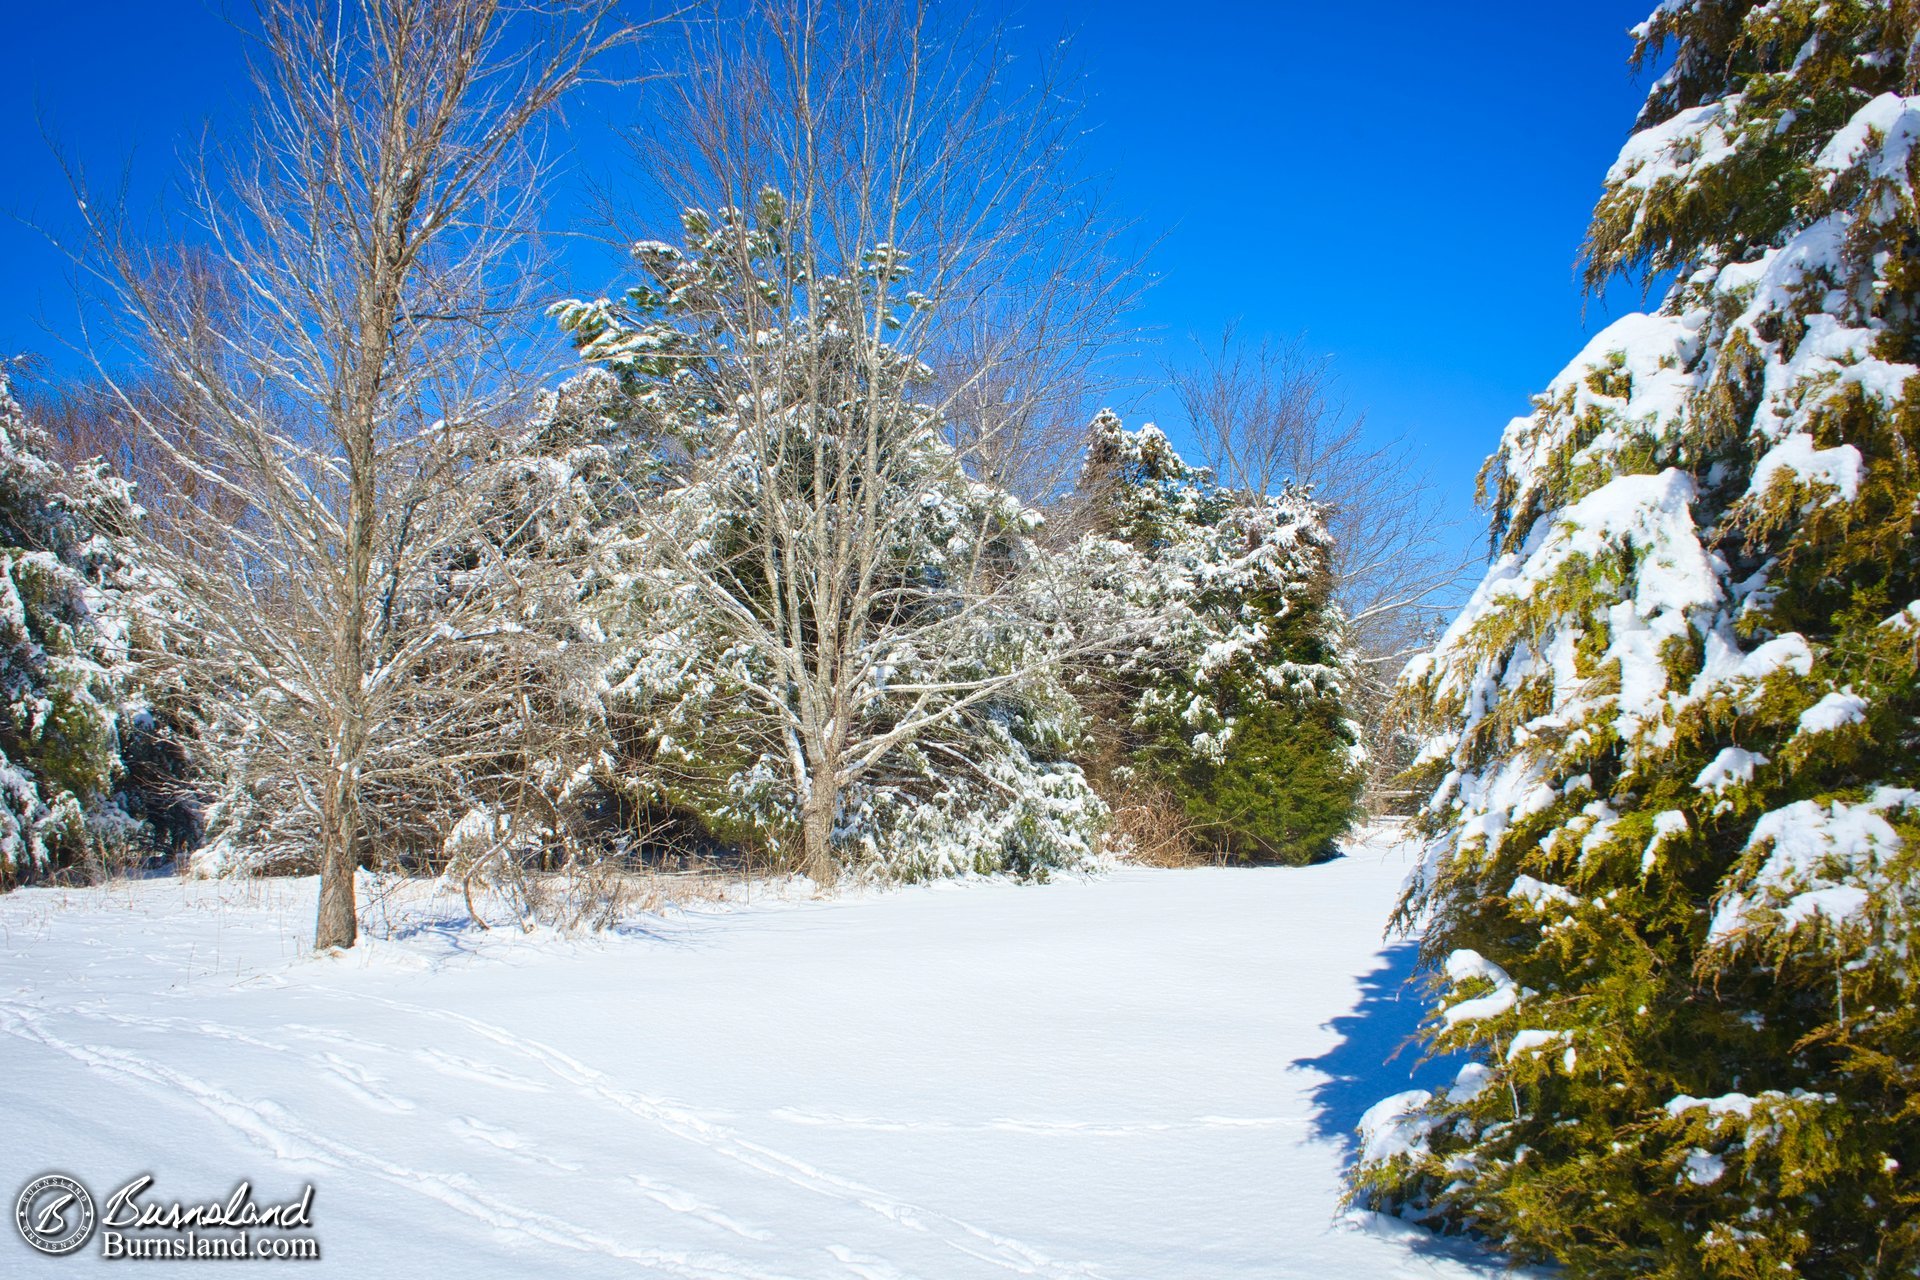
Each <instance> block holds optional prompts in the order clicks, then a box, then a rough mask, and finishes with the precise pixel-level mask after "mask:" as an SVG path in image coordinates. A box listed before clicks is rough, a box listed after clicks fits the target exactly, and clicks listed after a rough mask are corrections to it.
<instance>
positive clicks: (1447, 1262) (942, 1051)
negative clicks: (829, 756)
mask: <svg viewBox="0 0 1920 1280" xmlns="http://www.w3.org/2000/svg"><path fill="white" fill-rule="evenodd" d="M1408 859H1409V855H1408V854H1406V853H1403V852H1402V851H1400V850H1397V849H1394V848H1392V847H1391V846H1390V845H1389V844H1387V843H1386V842H1384V841H1381V842H1375V843H1373V844H1366V845H1359V846H1356V847H1355V848H1354V849H1353V850H1352V851H1351V852H1350V854H1349V856H1347V857H1346V858H1343V859H1341V860H1339V861H1337V862H1334V863H1331V864H1328V865H1325V866H1321V867H1315V868H1309V869H1304V870H1283V869H1276V870H1258V871H1247V870H1200V871H1178V872H1174V871H1143V870H1123V871H1118V872H1114V873H1111V874H1106V875H1101V876H1096V877H1093V878H1089V879H1068V880H1062V881H1056V882H1055V883H1053V884H1049V885H1045V886H1019V885H1014V884H1008V883H1003V882H990V883H969V884H946V885H940V886H935V887H930V888H917V889H910V890H905V891H900V892H894V893H886V894H875V895H870V896H864V897H854V898H843V899H837V900H832V901H778V900H772V901H763V900H761V899H760V898H758V897H756V898H755V899H754V900H753V901H750V902H748V903H747V904H745V905H734V906H730V907H727V908H717V907H716V908H709V909H707V910H705V911H701V912H694V913H686V914H678V915H673V916H670V917H668V918H665V919H651V918H643V919H642V920H640V921H637V922H636V923H635V924H634V925H633V926H632V927H631V928H629V929H627V930H625V931H623V932H622V933H620V934H618V935H617V936H610V937H603V938H597V939H589V940H584V941H583V940H568V939H563V938H556V937H554V936H552V935H546V936H535V937H526V936H521V935H518V934H511V933H507V932H501V931H497V930H496V931H494V932H490V933H482V932H479V931H477V930H474V929H472V928H470V927H466V928H463V927H460V922H459V921H457V920H448V921H445V922H443V923H441V924H438V925H434V926H432V927H425V928H420V929H417V930H415V931H414V932H412V933H411V935H410V936H405V937H402V938H399V939H397V940H390V941H376V942H374V943H372V944H371V945H368V946H366V947H364V948H363V949H362V950H360V951H358V952H357V953H355V954H353V955H350V956H344V957H334V958H315V957H312V956H310V955H309V954H307V945H308V944H307V939H308V938H309V937H310V933H309V932H308V931H309V930H310V928H311V922H310V915H311V909H312V894H313V887H312V883H311V882H310V881H286V882H277V883H271V884H251V885H248V884H228V885H210V884H204V883H183V882H180V881H176V880H170V879H169V880H160V881H149V882H144V883H139V884H133V885H126V884H122V885H118V886H115V887H111V888H106V889H96V890H81V891H47V890H27V891H23V892H19V893H15V894H13V895H11V896H9V897H7V898H4V899H0V1115H4V1116H5V1119H6V1136H5V1141H4V1142H0V1196H3V1197H4V1198H5V1200H6V1206H5V1207H6V1208H7V1209H8V1210H9V1213H10V1211H11V1206H12V1197H13V1195H14V1194H15V1191H16V1190H17V1189H18V1188H19V1187H20V1186H22V1185H23V1184H24V1183H25V1182H26V1181H27V1180H28V1179H29V1178H30V1177H33V1176H34V1175H37V1174H40V1173H43V1172H46V1171H48V1170H59V1171H63V1172H68V1173H72V1174H75V1175H78V1176H79V1177H80V1178H81V1179H82V1180H84V1181H86V1182H87V1183H88V1184H89V1185H90V1186H91V1187H92V1188H93V1189H94V1192H95V1194H96V1196H101V1195H104V1194H105V1193H106V1192H107V1191H110V1190H111V1189H113V1188H115V1187H117V1186H119V1185H121V1184H122V1183H124V1182H125V1181H127V1180H128V1179H130V1178H132V1177H133V1176H134V1175H136V1174H139V1173H151V1174H153V1175H154V1177H155V1179H156V1185H155V1192H154V1194H156V1195H161V1196H166V1197H178V1198H180V1199H183V1200H191V1199H207V1198H215V1197H218V1198H224V1196H225V1194H226V1192H227V1191H228V1190H229V1189H230V1188H231V1187H232V1186H233V1184H234V1183H235V1182H236V1181H238V1180H239V1179H240V1178H242V1177H245V1178H248V1179H250V1180H251V1181H252V1182H253V1184H254V1186H255V1188H256V1189H257V1191H258V1193H259V1195H260V1197H261V1198H262V1199H263V1200H265V1199H267V1198H269V1197H275V1196H282V1197H284V1196H287V1195H290V1194H293V1193H295V1192H297V1191H298V1189H299V1187H300V1185H302V1184H304V1183H307V1182H311V1183H313V1184H314V1185H315V1187H316V1194H315V1199H314V1209H313V1216H314V1220H315V1234H316V1235H317V1237H318V1238H319V1240H320V1242H321V1246H322V1250H323V1257H322V1260H321V1262H320V1263H319V1265H318V1266H317V1267H316V1266H313V1265H311V1264H296V1263H288V1262H277V1263H253V1264H244V1265H243V1264H235V1263H231V1262H218V1263H205V1264H191V1263H182V1262H169V1263H166V1264H164V1265H163V1266H162V1267H161V1269H163V1270H165V1271H166V1272H167V1274H169V1275H183V1274H191V1273H193V1272H194V1271H196V1270H204V1271H206V1272H207V1273H209V1274H215V1275H233V1274H235V1273H237V1272H246V1271H249V1270H257V1269H261V1268H265V1269H267V1270H269V1271H272V1270H279V1271H284V1270H286V1269H287V1268H289V1267H292V1268H294V1270H295V1271H296V1272H297V1273H299V1274H315V1273H322V1274H339V1275H356V1276H373V1275H380V1276H396V1277H411V1276H426V1275H458V1276H463V1277H471V1276H574V1275H583V1276H584V1275H592V1276H600V1275H608V1276H612V1275H641V1276H648V1275H659V1276H689V1277H718V1278H723V1280H724V1278H729V1277H794V1278H807V1277H849V1278H852V1280H897V1278H899V1277H927V1278H930V1280H934V1278H944V1277H975V1276H979V1277H995V1276H1009V1275H1011V1276H1038V1277H1096V1278H1097V1277H1112V1278H1114V1280H1121V1278H1123V1277H1138V1278H1141V1280H1149V1278H1150V1280H1171V1278H1179V1280H1185V1278H1190V1277H1191V1278H1199V1277H1210V1276H1259V1277H1296V1276H1297V1277H1314V1278H1316V1280H1318V1278H1321V1277H1339V1278H1340V1280H1362V1278H1364V1277H1373V1276H1380V1277H1400V1276H1423V1277H1424V1276H1442V1277H1464V1276H1472V1275H1493V1274H1500V1273H1499V1272H1498V1270H1497V1268H1495V1267H1492V1266H1490V1265H1486V1264H1482V1263H1478V1262H1475V1261H1471V1260H1470V1259H1469V1257H1468V1256H1467V1255H1464V1254H1462V1253H1461V1252H1460V1251H1459V1250H1457V1249H1455V1248H1453V1247H1450V1246H1443V1245H1436V1244H1434V1243H1432V1242H1431V1241H1430V1240H1429V1239H1428V1238H1427V1237H1426V1236H1425V1235H1424V1233H1421V1232H1418V1231H1414V1230H1412V1229H1410V1228H1402V1227H1400V1226H1399V1224H1392V1223H1386V1222H1384V1221H1382V1220H1379V1219H1373V1218H1361V1219H1343V1218H1342V1217H1341V1214H1340V1210H1339V1207H1338V1195H1339V1184H1338V1175H1339V1170H1340V1168H1341V1166H1342V1164H1343V1162H1344V1161H1345V1160H1346V1159H1348V1156H1349V1152H1350V1150H1351V1141H1352V1139H1351V1130H1352V1126H1353V1124H1354V1123H1355V1122H1356V1121H1357V1120H1358V1119H1359V1116H1360V1113H1361V1111H1362V1110H1364V1108H1365V1107H1366V1106H1367V1105H1368V1104H1370V1103H1371V1102H1373V1101H1374V1100H1375V1099H1377V1098H1379V1097H1380V1096H1382V1095H1384V1094H1388V1093H1392V1092H1394V1091H1396V1090H1402V1089H1407V1088H1409V1087H1413V1086H1414V1085H1417V1084H1423V1083H1424V1084H1427V1085H1433V1084H1435V1083H1443V1082H1444V1081H1445V1080H1447V1079H1450V1078H1451V1073H1452V1067H1451V1066H1448V1067H1445V1068H1444V1069H1442V1068H1440V1067H1437V1066H1436V1067H1434V1068H1429V1069H1427V1070H1424V1071H1421V1072H1419V1073H1417V1074H1418V1075H1419V1077H1420V1078H1419V1079H1414V1078H1413V1075H1414V1074H1415V1073H1413V1072H1412V1063H1413V1060H1414V1058H1415V1054H1414V1053H1413V1052H1412V1051H1411V1050H1409V1051H1408V1052H1407V1053H1405V1054H1403V1055H1402V1056H1401V1057H1400V1058H1398V1059H1397V1060H1396V1061H1395V1062H1394V1063H1393V1064H1391V1065H1386V1064H1385V1063H1384V1060H1385V1058H1386V1057H1387V1056H1388V1055H1390V1054H1391V1053H1392V1052H1393V1051H1394V1050H1395V1049H1396V1048H1397V1047H1398V1046H1399V1044H1400V1042H1401V1041H1402V1040H1403V1039H1404V1038H1405V1036H1406V1035H1407V1034H1408V1033H1409V1032H1410V1031H1411V1030H1412V1029H1413V1027H1414V1025H1415V1024H1416V1022H1417V1019H1418V1007H1417V1004H1416V1002H1415V999H1414V996H1413V993H1412V991H1411V990H1410V989H1409V990H1407V991H1406V992H1404V993H1403V992H1402V991H1401V982H1402V980H1403V979H1404V977H1405V976H1406V974H1407V972H1408V970H1409V967H1410V960H1411V953H1410V949H1409V948H1408V947H1406V946H1405V945H1387V944H1383V943H1382V941H1381V937H1380V934H1381V924H1382V922H1383V921H1384V919H1385V918H1386V915H1387V912H1388V910H1389V908H1390V906H1391V904H1392V901H1393V898H1394V895H1395V891H1396V889H1397V887H1398V885H1399V883H1400V880H1401V878H1402V876H1403V875H1404V874H1405V872H1406V870H1407V867H1408ZM223 903H224V904H225V905H224V907H223V906H222V904H223ZM1436 1072H1438V1073H1439V1074H1438V1075H1437V1076H1436V1074H1435V1073H1436ZM0 1231H3V1232H4V1233H5V1238H4V1239H0V1273H4V1274H7V1275H18V1274H47V1275H69V1276H70V1275H72V1274H74V1273H76V1272H79V1271H88V1270H93V1269H95V1268H97V1267H100V1266H102V1265H103V1264H102V1263H101V1262H100V1260H99V1258H98V1256H97V1255H98V1249H99V1242H98V1241H97V1240H96V1241H95V1242H94V1243H93V1244H91V1245H89V1246H88V1249H87V1252H86V1255H85V1256H84V1258H65V1259H57V1260H56V1259H42V1258H39V1257H38V1256H37V1255H34V1254H32V1253H30V1252H29V1251H28V1249H27V1247H26V1246H25V1245H24V1244H23V1243H22V1242H21V1241H20V1240H19V1239H18V1238H17V1237H16V1236H15V1235H14V1233H13V1232H12V1230H11V1228H10V1227H0ZM115 1265H116V1266H117V1267H118V1268H119V1269H120V1270H125V1269H126V1268H127V1267H128V1266H130V1265H131V1266H134V1267H139V1266H141V1265H142V1264H140V1263H138V1262H135V1263H127V1262H121V1263H118V1264H115Z"/></svg>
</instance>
